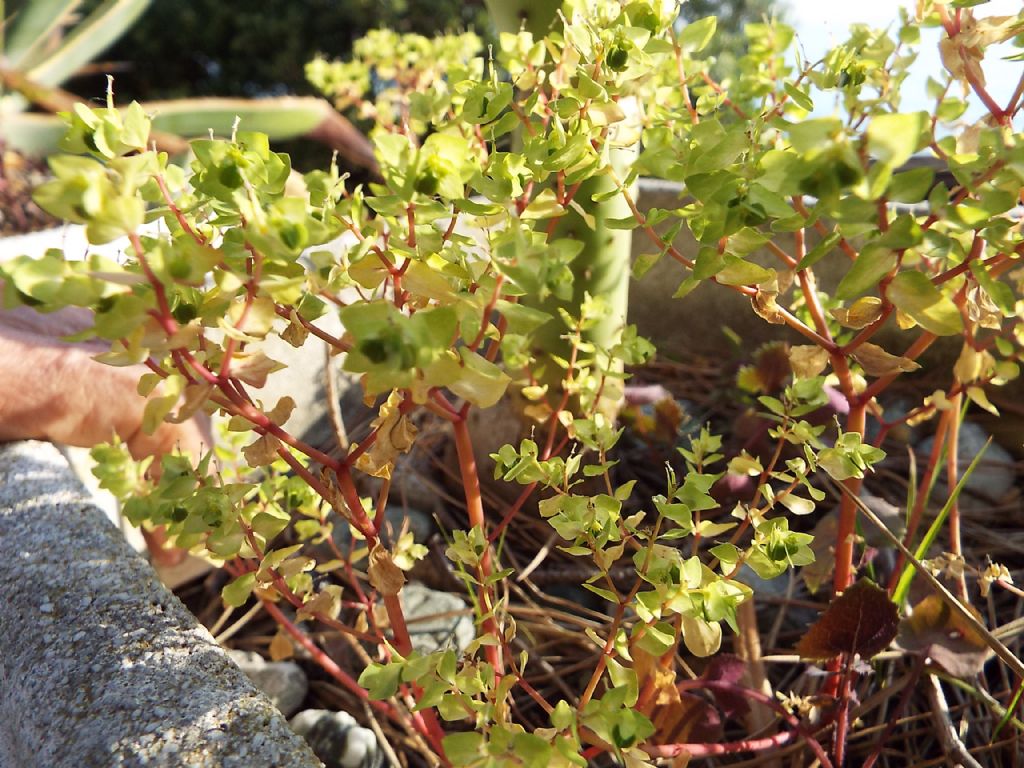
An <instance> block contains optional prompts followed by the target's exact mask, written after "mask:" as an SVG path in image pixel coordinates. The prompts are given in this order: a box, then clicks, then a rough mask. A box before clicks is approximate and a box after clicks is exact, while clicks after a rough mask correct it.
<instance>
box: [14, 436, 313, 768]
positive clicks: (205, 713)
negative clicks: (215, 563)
mask: <svg viewBox="0 0 1024 768" xmlns="http://www.w3.org/2000/svg"><path fill="white" fill-rule="evenodd" d="M184 765H188V766H200V767H202V768H262V767H263V766H266V768H271V766H276V767H278V768H284V767H287V768H307V767H308V768H314V767H315V766H320V765H321V763H320V761H319V760H317V759H316V757H315V756H314V755H313V753H312V752H311V751H310V749H309V748H308V747H307V746H306V744H305V742H304V741H303V740H302V739H300V738H299V737H298V736H296V735H295V734H293V733H292V732H291V730H290V729H289V727H288V724H287V722H286V721H285V719H284V718H283V717H282V716H281V714H280V713H279V712H278V711H277V710H276V709H275V708H274V706H273V705H272V704H271V703H270V701H269V700H268V699H267V698H266V697H265V696H264V695H263V694H261V693H259V692H258V691H257V690H256V689H255V688H254V687H253V686H252V684H251V683H250V682H249V680H248V679H247V678H246V676H245V675H244V674H243V673H242V672H241V671H240V670H239V669H238V667H236V666H235V665H234V664H233V663H232V662H231V661H230V660H229V659H228V657H227V656H226V654H225V653H224V651H223V650H222V649H221V648H220V647H219V646H218V645H217V644H216V643H215V642H214V640H213V638H212V637H210V635H209V633H208V632H207V631H206V630H205V629H204V628H203V627H201V626H200V625H199V624H198V622H197V621H196V620H195V618H194V617H193V616H192V614H191V613H189V612H188V610H187V609H186V608H185V607H184V606H183V605H182V604H181V603H180V602H179V601H178V599H177V598H176V597H174V596H173V595H172V594H171V593H170V592H168V591H167V589H166V588H165V587H164V586H163V585H162V584H160V582H159V581H158V579H157V578H156V576H155V574H154V573H153V571H152V569H151V568H150V567H149V565H148V564H147V563H146V562H145V561H144V560H143V559H142V558H141V557H139V556H138V555H137V554H136V553H135V552H133V551H132V550H131V548H130V547H128V545H127V544H126V543H125V541H124V538H123V537H122V536H121V534H120V532H119V531H118V530H117V529H116V528H115V527H114V526H112V525H111V523H110V521H109V520H107V518H106V517H105V516H104V515H103V513H102V512H101V511H99V510H98V509H96V507H94V506H93V505H92V504H91V503H90V501H89V499H88V496H87V495H86V493H85V491H84V489H83V488H82V486H81V484H80V483H79V482H78V480H77V479H76V478H75V477H74V475H73V474H72V472H71V470H70V468H69V467H68V464H67V462H66V461H65V459H64V458H63V456H61V454H60V453H59V451H58V450H57V449H56V448H54V447H53V446H52V445H49V444H46V443H35V442H25V443H10V444H5V445H2V444H0V768H28V767H29V766H45V768H102V767H105V766H168V767H170V766H184Z"/></svg>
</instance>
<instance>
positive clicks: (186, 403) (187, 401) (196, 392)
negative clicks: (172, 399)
mask: <svg viewBox="0 0 1024 768" xmlns="http://www.w3.org/2000/svg"><path fill="white" fill-rule="evenodd" d="M212 391H213V384H207V383H203V384H189V385H188V386H186V387H185V397H184V400H183V402H182V404H181V407H180V408H178V412H177V413H176V414H174V415H173V416H167V417H165V418H164V421H169V422H171V423H172V424H181V423H182V422H183V421H188V420H189V419H191V418H192V417H193V416H195V415H196V413H197V412H198V411H199V409H200V408H202V407H203V403H205V402H206V401H207V400H208V399H209V397H210V393H211V392H212Z"/></svg>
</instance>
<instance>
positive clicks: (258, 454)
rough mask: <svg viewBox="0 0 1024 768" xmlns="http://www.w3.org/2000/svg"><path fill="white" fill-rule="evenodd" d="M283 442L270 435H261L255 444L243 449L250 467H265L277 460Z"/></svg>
mask: <svg viewBox="0 0 1024 768" xmlns="http://www.w3.org/2000/svg"><path fill="white" fill-rule="evenodd" d="M280 447H281V441H280V440H278V439H277V438H276V437H274V436H273V435H270V434H266V435H261V436H260V438H259V439H258V440H256V442H255V443H251V444H249V445H247V446H245V448H243V449H242V455H243V456H245V461H246V463H247V464H248V465H249V466H250V467H265V466H267V465H268V464H271V463H273V461H274V459H276V458H277V449H278V448H280Z"/></svg>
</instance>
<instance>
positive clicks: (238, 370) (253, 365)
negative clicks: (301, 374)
mask: <svg viewBox="0 0 1024 768" xmlns="http://www.w3.org/2000/svg"><path fill="white" fill-rule="evenodd" d="M284 367H285V366H284V364H283V363H279V362H277V360H271V359H270V358H269V357H267V356H266V355H264V354H263V353H262V352H260V351H259V350H255V351H253V352H250V353H247V354H245V355H244V356H243V355H241V354H238V355H237V356H236V357H235V360H234V361H233V363H232V365H231V375H232V377H234V378H236V379H239V380H240V381H244V382H245V383H246V384H248V385H250V386H252V387H256V388H257V389H259V388H261V387H262V386H263V385H265V384H266V383H267V376H269V375H270V374H271V373H273V372H274V371H280V370H281V369H282V368H284Z"/></svg>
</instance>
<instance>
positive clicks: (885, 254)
mask: <svg viewBox="0 0 1024 768" xmlns="http://www.w3.org/2000/svg"><path fill="white" fill-rule="evenodd" d="M895 266H896V254H895V253H893V252H892V251H891V250H889V249H888V248H884V247H882V246H879V245H868V246H865V247H864V248H863V249H861V252H860V254H858V256H857V260H856V261H855V262H853V266H852V267H850V271H849V272H847V273H846V274H845V275H843V279H842V280H840V281H839V285H838V286H836V298H837V299H855V298H857V297H858V296H860V295H861V294H862V293H864V292H865V291H867V290H868V289H869V288H872V287H874V286H875V285H877V284H878V281H879V280H881V279H882V278H883V277H885V276H886V275H887V274H889V272H890V271H891V270H892V268H893V267H895Z"/></svg>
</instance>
